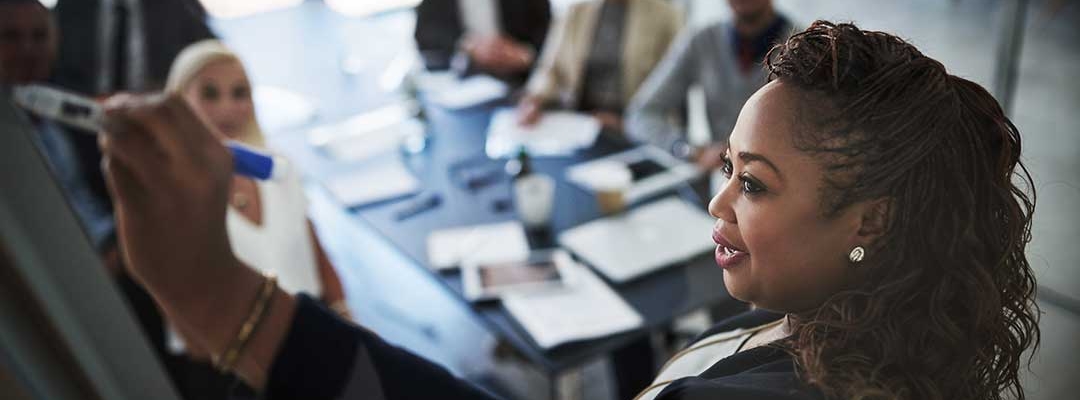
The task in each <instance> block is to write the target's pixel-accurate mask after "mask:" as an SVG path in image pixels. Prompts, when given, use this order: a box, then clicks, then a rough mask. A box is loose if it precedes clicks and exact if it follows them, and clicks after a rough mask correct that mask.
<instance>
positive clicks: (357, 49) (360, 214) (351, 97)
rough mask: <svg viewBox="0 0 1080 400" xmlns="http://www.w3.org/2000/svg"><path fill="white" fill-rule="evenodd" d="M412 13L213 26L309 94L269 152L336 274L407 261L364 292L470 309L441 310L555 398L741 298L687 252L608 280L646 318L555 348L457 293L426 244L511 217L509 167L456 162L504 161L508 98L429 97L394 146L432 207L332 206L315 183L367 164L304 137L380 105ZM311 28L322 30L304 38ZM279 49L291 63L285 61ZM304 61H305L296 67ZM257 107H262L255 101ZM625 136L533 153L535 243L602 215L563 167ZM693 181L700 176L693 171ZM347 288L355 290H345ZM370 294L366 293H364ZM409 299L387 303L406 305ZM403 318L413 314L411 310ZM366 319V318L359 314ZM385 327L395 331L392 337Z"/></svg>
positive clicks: (273, 74)
mask: <svg viewBox="0 0 1080 400" xmlns="http://www.w3.org/2000/svg"><path fill="white" fill-rule="evenodd" d="M411 18H412V15H411V12H404V13H392V14H385V15H382V16H379V17H376V18H365V19H358V18H348V17H343V16H340V15H336V14H334V13H332V12H330V11H329V10H327V9H326V7H325V6H324V5H323V4H322V3H319V2H306V3H303V4H302V5H300V6H299V7H296V8H294V9H290V10H285V11H281V12H274V13H267V14H262V15H258V16H255V17H251V18H246V19H239V20H233V21H220V22H219V23H218V24H217V26H216V28H217V30H218V31H219V33H221V34H223V36H224V37H226V38H227V39H228V42H229V43H230V45H232V46H233V47H234V48H236V49H237V50H238V51H239V52H240V53H241V55H242V56H243V57H244V58H245V61H246V64H247V65H248V68H249V72H250V73H251V75H252V77H253V79H254V81H255V82H256V83H260V84H264V85H265V84H270V85H274V86H277V87H281V88H285V89H288V90H291V91H294V92H298V93H303V94H304V95H307V96H310V97H309V99H310V100H313V101H314V102H315V103H317V104H318V114H317V116H316V117H315V118H313V119H312V120H310V121H307V122H304V123H300V124H294V125H293V126H291V127H288V128H287V129H274V130H275V131H274V132H270V133H271V135H270V138H269V139H270V140H269V142H270V144H271V146H272V147H273V148H274V149H275V150H277V151H280V152H282V153H283V154H284V155H286V156H287V157H288V158H289V160H290V162H291V163H292V164H293V165H295V167H296V168H298V169H299V170H300V171H301V172H302V173H303V175H304V177H305V181H306V182H309V183H310V184H309V185H308V189H309V190H308V192H309V197H312V198H313V205H312V208H313V211H314V212H312V214H311V218H312V221H313V222H314V224H315V226H316V227H317V228H318V231H319V235H320V237H321V238H323V242H324V244H327V243H328V242H331V243H330V245H328V246H327V250H328V252H329V253H330V256H331V258H332V259H335V260H337V267H338V269H339V270H341V271H342V272H341V273H342V274H345V275H348V274H349V273H351V272H354V271H353V269H362V268H373V269H380V268H385V269H397V268H407V269H411V271H407V272H409V273H401V274H399V275H401V276H403V277H405V278H402V279H398V280H397V281H394V283H393V284H392V285H397V286H400V287H392V288H381V289H382V290H381V291H377V292H376V291H370V293H363V295H365V296H378V297H380V298H379V299H377V300H378V301H379V302H382V303H384V304H389V305H391V306H394V305H395V304H402V305H401V306H399V307H431V308H443V309H451V308H457V309H463V310H467V311H461V312H460V313H457V314H455V313H450V312H448V314H450V315H453V318H459V319H462V321H461V323H462V324H466V323H471V324H475V322H472V321H464V319H473V320H475V321H479V322H480V324H481V325H482V329H485V330H487V331H488V332H490V333H491V334H492V335H493V336H494V337H496V338H498V339H499V340H501V341H503V342H505V343H506V344H507V345H509V346H510V347H512V348H513V349H514V351H515V352H516V353H517V354H519V355H520V356H521V357H522V358H524V359H525V360H526V361H527V362H528V363H529V364H531V365H532V366H534V367H535V369H536V370H538V371H541V372H542V373H544V374H545V375H547V376H548V377H549V378H550V379H549V382H551V386H550V388H551V393H552V394H553V397H555V396H554V394H555V393H556V390H555V385H556V383H555V382H556V381H557V378H558V377H560V376H561V375H562V374H564V373H566V372H568V371H572V370H573V369H575V368H579V367H582V366H583V365H584V364H585V363H587V362H591V361H594V360H597V359H598V358H602V357H606V356H608V355H610V354H612V353H613V352H615V351H617V350H618V349H621V348H624V347H626V346H627V345H629V344H631V343H634V342H635V341H638V340H641V339H643V338H645V337H646V336H647V335H649V334H650V333H653V332H662V331H665V330H667V329H668V327H669V326H670V324H671V323H672V321H673V320H674V319H675V318H677V317H679V316H683V315H686V314H688V313H690V312H692V311H695V310H699V309H702V308H714V309H715V308H726V309H728V310H737V309H738V305H737V304H736V302H735V301H734V300H732V299H731V298H730V296H729V295H728V294H727V292H726V290H725V289H724V285H723V281H722V271H721V269H720V268H718V267H717V266H716V265H715V262H714V261H713V257H712V254H702V255H701V256H700V257H696V258H694V259H692V260H690V261H688V262H685V263H681V264H679V265H673V266H670V267H667V268H664V269H661V270H659V271H656V272H654V273H650V274H648V275H645V276H642V277H639V278H636V279H634V280H631V281H629V282H625V283H618V284H616V283H613V282H610V281H607V282H608V284H609V285H610V286H611V287H612V288H613V289H614V290H615V292H616V293H617V294H618V295H619V296H621V297H622V298H623V299H624V300H625V301H626V302H627V303H628V304H629V305H630V306H632V307H633V308H634V309H635V310H636V311H637V312H638V313H640V315H641V316H642V317H643V320H644V323H643V325H642V326H641V327H640V328H638V329H635V330H633V331H629V332H623V333H619V334H615V335H611V336H608V337H603V338H598V339H592V340H586V341H580V342H573V343H568V344H564V345H560V346H557V347H555V348H553V349H550V350H545V349H543V348H541V347H540V346H538V345H537V344H536V343H535V342H534V341H533V340H532V338H531V337H530V336H529V334H528V333H527V332H526V331H525V329H523V328H522V327H521V326H520V325H519V324H518V323H517V321H516V320H515V319H514V317H513V316H512V315H511V314H510V313H509V312H508V311H507V310H506V309H505V308H504V307H503V306H502V305H501V304H500V303H498V302H483V303H476V304H474V303H471V302H469V301H467V300H466V299H465V297H464V296H463V295H462V292H463V288H462V278H461V275H460V273H459V272H457V271H446V272H440V271H436V270H434V269H431V268H430V267H429V263H428V259H427V248H426V242H427V237H428V235H429V234H430V233H431V232H433V231H436V230H440V229H445V228H453V227H460V226H470V225H477V224H486V223H494V222H502V221H509V220H513V219H516V218H517V215H516V211H515V210H514V208H513V202H512V195H511V189H510V184H511V181H510V179H509V176H506V175H503V176H501V177H499V178H497V179H495V180H494V181H492V182H489V183H488V184H487V185H484V186H483V187H480V188H470V187H469V186H468V185H466V184H463V183H462V182H461V180H460V179H458V178H457V175H458V173H457V172H458V171H459V169H460V168H462V167H463V166H466V167H468V168H473V169H483V168H491V169H500V168H502V166H503V164H504V163H505V161H506V160H492V159H488V158H487V157H486V155H485V153H484V143H485V134H486V130H487V126H488V123H489V121H490V119H491V115H492V113H493V112H494V110H495V109H496V108H498V107H500V106H506V105H507V104H506V103H505V102H503V103H500V102H493V103H489V104H483V105H480V106H477V107H472V108H469V109H464V110H447V109H442V108H440V107H437V106H434V105H432V104H427V103H425V104H424V107H423V109H424V112H425V113H424V114H425V116H426V119H427V121H426V129H427V133H428V141H427V146H426V148H425V149H424V150H423V151H422V152H420V153H417V154H411V155H410V154H405V153H401V155H400V157H402V160H403V161H404V163H405V165H406V166H407V167H408V168H409V170H410V171H411V172H412V174H413V175H414V176H415V177H416V178H417V179H418V180H419V181H420V182H421V187H422V188H423V190H424V192H425V195H426V194H437V195H438V196H440V198H441V203H440V204H439V205H438V206H437V207H435V208H433V209H431V210H428V211H425V212H423V213H420V214H417V215H415V216H413V217H410V218H407V219H404V220H399V219H398V217H397V214H398V213H399V212H401V210H402V209H403V208H404V207H406V206H407V205H408V203H410V202H412V201H413V199H412V198H401V199H397V200H393V201H386V202H381V203H377V204H373V205H369V206H364V207H358V208H349V207H345V206H343V205H340V204H335V203H334V202H333V199H332V196H328V195H327V192H326V190H325V189H324V188H323V186H322V183H325V182H326V180H327V179H328V178H329V177H332V176H338V175H341V174H347V173H350V172H355V171H357V170H360V169H363V168H366V167H367V166H366V165H365V164H364V163H356V162H343V161H341V160H338V159H335V158H334V157H331V156H329V155H328V154H327V153H326V152H325V151H324V150H323V149H321V148H319V147H318V146H314V145H313V144H312V135H311V129H312V128H313V127H315V126H326V125H333V124H335V123H338V122H340V121H343V120H346V119H348V118H349V117H352V116H355V115H357V114H362V113H364V112H366V111H370V110H372V109H375V108H378V107H380V106H383V105H386V104H387V103H388V100H387V99H388V98H392V97H393V96H394V95H393V94H390V95H388V94H387V93H384V92H383V93H380V90H377V89H378V87H379V86H378V85H379V84H381V83H382V82H383V80H384V79H385V77H386V76H387V73H386V71H388V70H389V67H388V66H391V65H393V64H394V63H395V62H396V60H398V59H399V57H400V56H401V54H402V52H403V49H407V48H409V46H411V36H410V35H409V33H410V31H411V24H412V22H411ZM266 26H274V27H275V29H273V30H265V29H263V30H260V32H263V33H262V34H260V35H250V34H248V33H249V32H251V31H252V30H254V29H257V28H260V27H266ZM315 37H317V38H319V39H318V40H311V38H315ZM281 57H285V58H286V59H288V60H289V62H280V60H282V58H281ZM355 60H359V61H355ZM354 61H355V62H354ZM299 71H303V73H300V74H298V72H299ZM256 90H258V88H257V89H256ZM257 98H258V96H257ZM284 111H288V110H284ZM259 112H260V113H264V114H265V113H266V111H265V110H263V109H260V110H259ZM266 116H267V115H263V117H266ZM269 116H271V117H273V116H274V115H269ZM630 146H631V145H630V144H629V143H627V142H626V141H625V140H621V139H620V138H618V136H617V135H610V134H602V135H601V137H600V139H599V140H598V141H597V144H596V145H595V146H593V147H592V148H589V149H587V150H584V151H580V152H578V153H575V154H574V155H572V156H569V157H559V158H534V160H533V167H534V170H535V171H536V172H538V173H543V174H547V175H549V176H551V177H552V178H554V180H555V181H556V195H555V199H556V200H555V204H554V211H553V215H552V219H551V224H550V228H549V229H547V230H546V232H539V233H536V232H532V233H530V235H529V241H530V246H531V247H533V248H547V247H550V246H552V245H553V244H554V243H553V242H554V240H553V238H554V237H555V236H556V235H558V234H559V233H560V232H563V231H565V230H567V229H570V228H573V227H575V226H578V225H580V224H582V223H586V222H588V221H592V220H595V219H597V218H602V217H603V216H602V214H601V212H600V211H599V209H598V207H597V204H596V201H595V198H594V197H593V195H592V194H591V193H589V192H587V191H586V190H584V189H582V188H580V187H578V186H575V185H572V184H571V183H569V182H568V181H567V180H566V177H565V175H564V171H565V170H566V168H567V167H569V166H571V165H574V164H577V163H580V162H582V161H585V160H590V159H595V158H597V157H600V156H603V155H606V154H611V153H613V152H617V151H620V150H624V149H627V148H629V147H630ZM697 183H698V184H699V187H700V183H701V182H697ZM672 194H674V195H678V196H681V197H682V198H684V199H685V200H687V201H689V202H691V203H692V204H696V205H697V206H698V207H700V208H702V209H704V208H705V206H706V205H707V202H708V198H707V193H701V191H700V190H694V188H693V187H692V186H691V185H690V184H689V183H688V184H686V185H683V186H681V187H679V188H677V189H675V190H673V191H671V192H670V193H663V194H660V195H657V196H656V198H659V197H663V196H667V195H672ZM648 201H650V200H646V201H645V202H644V203H647V202H648ZM644 203H639V205H640V204H644ZM328 210H329V211H328ZM343 220H345V221H343ZM360 231H364V233H363V235H368V234H371V232H373V235H374V236H377V237H378V238H379V239H380V240H377V241H373V240H365V241H364V242H363V245H354V244H353V243H351V242H350V240H358V239H353V238H357V237H361V236H362V234H361V232H360ZM701 234H702V235H708V234H709V233H708V232H702V233H701ZM376 247H380V248H376ZM381 247H386V248H381ZM388 253H393V254H394V257H396V258H395V260H396V261H395V263H394V265H380V264H379V263H378V262H374V263H373V264H374V265H364V266H361V264H372V263H371V262H368V261H369V259H370V258H373V257H376V256H375V255H376V254H388ZM403 265H407V266H406V267H403ZM398 272H401V271H398ZM598 275H599V276H601V277H602V276H603V275H602V274H598ZM605 281H606V280H605ZM425 290H435V291H440V290H441V291H445V292H446V293H447V294H448V295H447V294H441V295H442V296H444V297H448V298H452V299H454V300H453V301H454V302H456V303H457V304H455V305H452V306H451V305H446V304H435V305H431V304H423V305H417V304H416V303H415V302H413V303H410V302H409V297H411V296H413V295H414V293H421V292H423V291H425ZM348 294H349V295H350V296H353V293H348ZM365 301H373V300H372V299H369V298H365ZM408 311H409V310H404V311H400V312H397V311H395V312H396V313H399V314H408ZM462 314H464V315H462ZM407 318H411V319H417V317H416V316H415V314H414V315H411V316H409V317H407ZM360 322H361V323H362V324H363V323H365V321H364V320H363V319H361V321H360ZM410 324H411V326H413V327H414V328H415V330H424V331H431V330H433V329H432V328H430V326H429V325H426V324H425V323H424V321H413V322H410ZM406 325H409V324H406ZM380 333H381V332H380ZM419 337H420V341H423V340H427V338H430V337H434V335H432V334H430V332H429V334H428V335H427V336H423V335H421V336H419ZM387 339H388V340H390V341H391V342H395V341H396V340H395V337H388V338H387ZM415 342H416V341H414V343H415Z"/></svg>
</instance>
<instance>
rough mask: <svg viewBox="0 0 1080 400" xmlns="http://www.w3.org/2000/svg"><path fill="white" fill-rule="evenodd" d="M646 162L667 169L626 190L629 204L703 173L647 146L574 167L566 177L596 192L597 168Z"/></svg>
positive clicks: (688, 164) (625, 194) (655, 148)
mask: <svg viewBox="0 0 1080 400" xmlns="http://www.w3.org/2000/svg"><path fill="white" fill-rule="evenodd" d="M646 160H648V161H652V162H655V163H657V164H659V165H661V166H664V168H666V171H664V172H661V173H658V174H655V175H652V176H649V177H646V178H644V179H640V180H637V181H634V182H633V184H631V185H630V187H628V188H626V190H625V191H623V200H625V201H626V203H627V204H634V203H637V202H639V201H641V200H644V199H648V198H651V197H653V196H655V195H656V194H658V193H661V192H664V191H668V190H671V189H672V188H674V187H676V186H679V185H682V184H684V183H685V182H686V181H688V180H690V179H694V178H695V177H697V176H698V174H699V173H700V172H699V171H698V168H697V166H695V165H694V164H690V163H688V162H686V161H683V160H680V159H678V158H675V156H672V155H671V154H670V153H668V152H666V151H664V150H661V149H660V148H658V147H655V146H649V145H645V146H639V147H635V148H633V149H630V150H626V151H623V152H619V153H615V154H611V155H608V156H605V157H601V158H597V159H594V160H589V161H585V162H583V163H580V164H577V165H573V166H571V167H570V168H567V169H566V178H567V179H569V180H570V182H573V183H575V184H577V185H578V186H581V187H582V188H585V189H587V190H594V186H595V183H594V181H595V179H594V176H593V175H594V173H595V169H596V168H598V167H599V168H603V169H606V167H604V166H605V165H607V164H611V163H620V164H624V165H626V166H627V167H629V166H630V164H633V163H636V162H639V161H646Z"/></svg>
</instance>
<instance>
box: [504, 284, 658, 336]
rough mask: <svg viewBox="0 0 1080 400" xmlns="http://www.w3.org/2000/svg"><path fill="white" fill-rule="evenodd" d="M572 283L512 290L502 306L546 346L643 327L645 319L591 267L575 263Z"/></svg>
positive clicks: (506, 295)
mask: <svg viewBox="0 0 1080 400" xmlns="http://www.w3.org/2000/svg"><path fill="white" fill-rule="evenodd" d="M567 270H568V271H572V273H573V276H572V277H571V278H572V279H571V280H572V281H573V282H574V284H573V286H572V287H570V288H567V289H565V290H553V291H543V292H533V293H512V294H504V295H503V296H502V303H503V306H505V307H506V309H507V310H508V311H510V314H511V315H513V316H514V318H515V319H517V321H518V323H519V324H521V326H522V327H524V328H525V330H526V331H528V332H529V335H530V336H532V338H533V340H534V341H536V344H538V345H540V347H543V348H545V349H550V348H552V347H555V346H557V345H560V344H563V343H568V342H573V341H577V340H585V339H595V338H599V337H604V336H608V335H612V334H616V333H619V332H625V331H628V330H631V329H634V328H638V327H640V326H641V325H642V324H643V323H644V319H643V318H642V317H641V315H640V314H638V312H637V311H636V310H634V308H633V307H631V306H630V305H629V304H627V303H626V301H625V300H623V299H622V297H619V295H618V294H617V293H615V291H613V290H611V288H610V287H608V285H607V284H606V283H604V281H602V280H601V279H600V278H599V277H597V276H596V275H594V274H593V273H592V272H591V271H589V269H588V268H585V267H584V266H582V265H581V264H577V263H573V265H572V266H571V267H570V268H568V269H567Z"/></svg>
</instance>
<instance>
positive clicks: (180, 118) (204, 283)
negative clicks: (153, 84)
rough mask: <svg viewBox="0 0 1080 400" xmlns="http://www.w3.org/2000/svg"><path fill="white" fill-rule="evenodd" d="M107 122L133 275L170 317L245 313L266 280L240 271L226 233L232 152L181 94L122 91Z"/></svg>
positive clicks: (107, 153) (123, 243)
mask: <svg viewBox="0 0 1080 400" xmlns="http://www.w3.org/2000/svg"><path fill="white" fill-rule="evenodd" d="M104 126H105V129H104V130H105V133H104V134H103V135H101V136H100V145H101V149H102V154H103V156H104V159H103V167H104V170H105V178H106V182H107V183H108V187H109V190H110V192H111V194H112V197H113V199H114V201H115V208H116V222H117V237H118V239H119V246H120V249H121V250H122V254H121V255H122V257H123V260H124V263H123V264H124V265H125V267H126V268H127V269H128V271H129V273H130V274H131V276H132V278H134V279H135V280H136V281H138V282H140V283H141V284H143V285H144V286H145V287H146V288H147V290H149V291H150V293H151V294H153V296H154V298H155V299H156V300H158V302H159V303H160V304H161V305H162V308H163V310H164V311H165V312H166V314H183V315H184V317H185V318H187V319H189V320H190V321H189V322H192V323H193V324H195V325H197V326H202V325H201V324H204V323H211V322H210V321H218V319H219V318H222V317H228V316H230V312H231V313H233V314H234V315H240V317H239V318H243V317H242V315H243V314H245V313H246V310H245V308H246V307H248V306H249V304H247V303H248V302H250V298H248V297H249V296H253V293H255V291H256V290H257V287H258V285H259V283H258V282H259V281H258V277H257V276H255V277H254V280H253V279H252V278H250V277H248V276H249V275H250V271H242V270H245V269H246V268H243V267H242V264H240V262H239V261H238V260H237V259H236V257H235V256H234V255H233V253H232V250H231V247H230V245H229V240H228V236H227V233H226V230H225V209H226V208H225V207H226V206H225V204H226V203H225V202H226V196H227V193H228V187H229V182H230V180H231V178H232V165H233V162H232V155H231V153H229V151H227V150H226V148H225V147H224V146H223V145H222V143H221V142H220V141H219V140H218V139H217V138H216V137H215V135H214V134H213V133H211V130H210V128H209V127H207V126H206V125H205V123H203V121H202V120H201V119H200V118H199V117H197V116H196V115H195V113H194V112H192V110H191V108H190V107H189V106H188V105H187V103H186V102H184V101H183V100H182V99H181V98H180V97H179V96H176V95H173V96H169V97H165V96H162V95H152V96H142V97H133V96H127V95H119V96H115V97H113V98H111V99H109V100H108V101H107V102H106V104H105V123H104ZM242 272H249V273H248V274H244V273H242ZM215 285H230V286H232V287H227V288H218V287H216V286H215ZM229 296H243V297H244V298H243V299H232V298H228V297H229ZM225 329H230V328H225ZM230 334H231V333H224V335H226V336H228V335H230Z"/></svg>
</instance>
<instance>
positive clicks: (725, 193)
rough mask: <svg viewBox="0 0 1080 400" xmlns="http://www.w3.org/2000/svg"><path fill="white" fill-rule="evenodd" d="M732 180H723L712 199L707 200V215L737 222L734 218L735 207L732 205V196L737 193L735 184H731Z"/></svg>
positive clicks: (731, 222) (728, 221) (729, 221)
mask: <svg viewBox="0 0 1080 400" xmlns="http://www.w3.org/2000/svg"><path fill="white" fill-rule="evenodd" d="M733 181H734V180H733V179H731V178H728V179H727V180H726V181H724V184H723V185H721V186H720V191H718V192H716V195H715V196H713V198H712V201H710V202H709V215H712V216H713V217H716V218H718V219H721V220H723V221H724V222H727V223H730V224H735V223H737V222H738V221H737V220H736V218H735V209H734V207H732V205H733V203H734V197H733V196H734V195H737V188H736V186H737V185H735V184H733Z"/></svg>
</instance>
